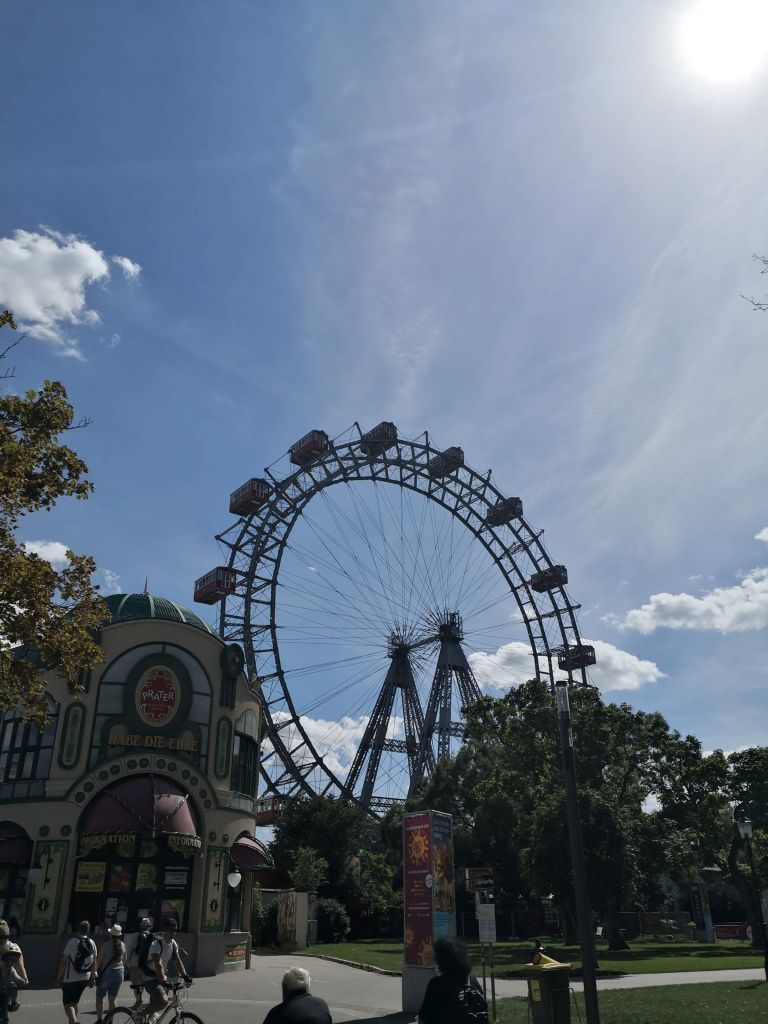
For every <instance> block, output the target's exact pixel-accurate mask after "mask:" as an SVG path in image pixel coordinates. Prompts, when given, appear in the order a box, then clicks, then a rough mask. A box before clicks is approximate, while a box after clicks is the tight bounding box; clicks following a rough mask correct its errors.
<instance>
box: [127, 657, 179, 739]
mask: <svg viewBox="0 0 768 1024" xmlns="http://www.w3.org/2000/svg"><path fill="white" fill-rule="evenodd" d="M180 696H181V686H180V685H179V680H178V679H177V678H176V673H175V672H173V671H172V670H171V669H169V668H167V667H166V666H165V665H153V666H152V668H148V669H147V671H146V672H144V673H143V674H142V675H141V677H140V678H139V682H138V685H137V686H136V710H137V712H138V714H139V718H140V719H141V720H142V722H145V723H146V724H147V725H151V726H155V728H157V727H158V726H162V725H168V723H169V722H170V721H171V720H172V719H173V717H174V715H175V714H176V712H177V711H178V709H179V697H180Z"/></svg>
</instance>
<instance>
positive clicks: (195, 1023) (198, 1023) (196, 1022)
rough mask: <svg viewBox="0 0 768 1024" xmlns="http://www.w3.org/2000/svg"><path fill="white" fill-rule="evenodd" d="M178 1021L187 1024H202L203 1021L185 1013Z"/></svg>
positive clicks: (194, 1014)
mask: <svg viewBox="0 0 768 1024" xmlns="http://www.w3.org/2000/svg"><path fill="white" fill-rule="evenodd" d="M179 1020H181V1021H186V1022H187V1024H203V1021H202V1020H201V1019H200V1018H199V1017H198V1016H197V1014H196V1013H189V1012H187V1011H185V1012H184V1013H182V1015H181V1016H180V1017H179Z"/></svg>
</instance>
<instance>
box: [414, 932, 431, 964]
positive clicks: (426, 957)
mask: <svg viewBox="0 0 768 1024" xmlns="http://www.w3.org/2000/svg"><path fill="white" fill-rule="evenodd" d="M416 959H417V960H418V962H419V963H420V964H421V965H422V967H431V966H432V961H433V959H434V957H433V950H432V940H431V939H422V940H421V947H420V949H419V952H418V953H417V954H416Z"/></svg>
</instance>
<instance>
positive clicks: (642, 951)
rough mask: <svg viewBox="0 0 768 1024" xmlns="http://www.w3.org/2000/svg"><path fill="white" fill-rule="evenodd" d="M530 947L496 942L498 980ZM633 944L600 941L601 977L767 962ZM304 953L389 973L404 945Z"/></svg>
mask: <svg viewBox="0 0 768 1024" xmlns="http://www.w3.org/2000/svg"><path fill="white" fill-rule="evenodd" d="M532 945H533V943H532V942H530V941H525V942H500V943H498V944H497V945H496V946H495V947H494V950H495V960H496V974H497V976H498V977H499V978H514V977H519V976H520V969H521V967H522V965H523V964H525V963H528V960H529V955H530V951H531V947H532ZM631 945H632V948H631V949H630V950H628V951H625V952H623V953H609V952H608V949H607V946H606V944H605V943H604V942H600V941H598V944H597V956H598V962H599V964H600V970H599V977H610V976H612V975H619V974H662V973H665V972H668V971H721V970H725V969H728V968H737V967H761V966H762V964H763V958H762V955H761V954H760V953H759V952H756V951H755V950H753V949H750V947H749V946H748V945H747V944H746V943H744V942H717V943H712V944H709V943H703V942H666V943H664V942H660V941H655V940H650V939H649V940H645V941H640V940H638V941H635V942H632V943H631ZM469 948H470V953H471V955H472V963H473V966H474V968H475V970H476V971H477V973H480V964H481V960H480V947H479V945H478V944H477V943H472V942H470V943H469ZM545 948H546V952H547V955H548V956H551V957H552V958H553V959H555V960H560V961H563V962H566V963H567V962H570V963H572V964H573V965H574V972H578V969H579V967H580V960H579V951H578V949H577V948H576V947H575V946H563V945H560V944H558V943H557V942H553V943H548V942H545ZM306 952H307V953H308V954H312V953H320V954H324V955H325V956H333V957H338V958H339V959H341V960H351V961H353V962H354V963H360V964H371V965H372V966H374V967H383V968H385V969H386V970H389V971H399V970H400V967H401V964H402V961H403V944H402V942H401V941H400V940H397V939H365V940H363V941H361V942H337V943H331V944H328V945H318V946H310V947H308V948H307V950H306Z"/></svg>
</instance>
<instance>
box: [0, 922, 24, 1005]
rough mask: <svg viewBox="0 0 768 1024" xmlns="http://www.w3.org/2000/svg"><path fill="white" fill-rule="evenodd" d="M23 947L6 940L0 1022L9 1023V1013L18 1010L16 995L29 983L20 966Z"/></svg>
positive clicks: (0, 965) (0, 966)
mask: <svg viewBox="0 0 768 1024" xmlns="http://www.w3.org/2000/svg"><path fill="white" fill-rule="evenodd" d="M21 959H22V957H21V949H20V948H19V946H17V945H16V943H15V942H6V943H5V945H4V949H3V952H2V953H0V1024H8V1014H9V1013H10V1011H11V1010H18V1008H19V1004H18V1002H17V1000H16V995H17V993H18V991H19V988H20V987H21V986H22V985H27V984H29V982H28V981H27V980H26V975H24V977H22V975H21V973H20V971H19V966H20V962H21Z"/></svg>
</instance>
